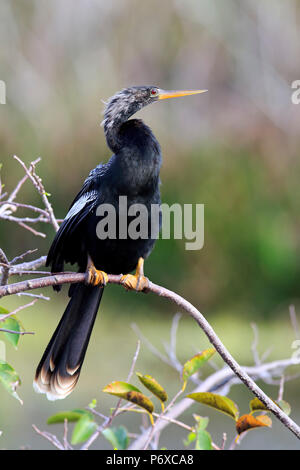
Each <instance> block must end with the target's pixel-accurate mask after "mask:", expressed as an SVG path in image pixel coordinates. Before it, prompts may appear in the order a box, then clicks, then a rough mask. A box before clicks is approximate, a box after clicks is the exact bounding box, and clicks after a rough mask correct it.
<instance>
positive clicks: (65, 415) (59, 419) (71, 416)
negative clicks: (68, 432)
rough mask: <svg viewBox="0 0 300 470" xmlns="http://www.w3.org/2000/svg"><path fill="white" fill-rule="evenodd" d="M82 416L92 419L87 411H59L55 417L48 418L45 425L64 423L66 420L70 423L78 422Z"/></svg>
mask: <svg viewBox="0 0 300 470" xmlns="http://www.w3.org/2000/svg"><path fill="white" fill-rule="evenodd" d="M82 416H88V417H89V418H90V419H92V418H93V415H92V413H90V412H89V411H87V410H80V409H78V410H71V411H60V412H59V413H56V414H55V415H52V416H50V417H49V418H48V419H47V424H57V423H64V421H65V419H67V420H68V421H69V422H70V423H72V422H75V421H78V420H79V419H80V418H81V417H82Z"/></svg>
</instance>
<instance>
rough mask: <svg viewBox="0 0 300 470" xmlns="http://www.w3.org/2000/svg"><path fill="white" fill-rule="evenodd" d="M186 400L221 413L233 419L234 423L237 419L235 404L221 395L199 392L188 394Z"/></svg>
mask: <svg viewBox="0 0 300 470" xmlns="http://www.w3.org/2000/svg"><path fill="white" fill-rule="evenodd" d="M187 398H191V399H192V400H195V401H197V402H198V403H203V404H204V405H208V406H211V407H212V408H214V409H215V410H218V411H221V412H222V413H225V414H226V415H228V416H230V417H231V418H233V419H234V420H235V421H236V420H237V419H238V417H239V410H238V407H237V406H236V404H235V403H234V402H233V401H232V400H230V399H229V398H228V397H223V396H222V395H217V394H215V393H209V392H200V393H190V394H189V395H187Z"/></svg>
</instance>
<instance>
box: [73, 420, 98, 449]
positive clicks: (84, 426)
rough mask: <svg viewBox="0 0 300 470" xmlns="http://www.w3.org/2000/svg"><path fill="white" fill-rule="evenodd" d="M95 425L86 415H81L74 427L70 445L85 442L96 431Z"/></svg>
mask: <svg viewBox="0 0 300 470" xmlns="http://www.w3.org/2000/svg"><path fill="white" fill-rule="evenodd" d="M96 429H97V423H95V421H94V420H92V419H91V418H90V417H89V416H88V415H83V416H81V418H80V419H79V420H78V421H77V423H76V424H75V426H74V429H73V433H72V439H71V443H72V444H73V445H76V444H80V443H81V442H85V441H87V440H88V439H89V438H90V437H91V435H92V434H93V433H94V432H95V431H96Z"/></svg>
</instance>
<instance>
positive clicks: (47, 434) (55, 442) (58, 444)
mask: <svg viewBox="0 0 300 470" xmlns="http://www.w3.org/2000/svg"><path fill="white" fill-rule="evenodd" d="M32 427H33V429H34V430H35V432H37V433H38V434H39V435H40V436H43V437H44V438H45V439H47V440H48V441H49V442H51V444H53V445H54V446H55V447H57V449H59V450H65V447H64V446H63V445H62V443H61V442H59V440H58V439H57V437H56V436H55V435H54V434H50V432H46V431H40V429H39V428H38V427H37V426H36V425H35V424H33V425H32Z"/></svg>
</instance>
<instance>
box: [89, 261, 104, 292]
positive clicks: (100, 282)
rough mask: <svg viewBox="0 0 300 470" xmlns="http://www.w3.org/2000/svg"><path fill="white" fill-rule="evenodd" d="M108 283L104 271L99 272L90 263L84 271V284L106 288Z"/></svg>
mask: <svg viewBox="0 0 300 470" xmlns="http://www.w3.org/2000/svg"><path fill="white" fill-rule="evenodd" d="M107 283H108V275H107V274H106V273H105V272H104V271H99V270H98V269H96V268H95V266H94V264H93V263H92V262H91V263H90V264H89V265H88V269H87V271H86V284H91V285H92V286H106V284H107Z"/></svg>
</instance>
